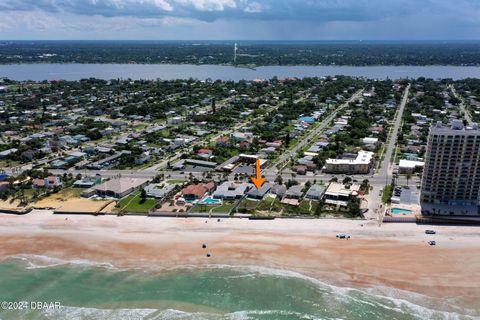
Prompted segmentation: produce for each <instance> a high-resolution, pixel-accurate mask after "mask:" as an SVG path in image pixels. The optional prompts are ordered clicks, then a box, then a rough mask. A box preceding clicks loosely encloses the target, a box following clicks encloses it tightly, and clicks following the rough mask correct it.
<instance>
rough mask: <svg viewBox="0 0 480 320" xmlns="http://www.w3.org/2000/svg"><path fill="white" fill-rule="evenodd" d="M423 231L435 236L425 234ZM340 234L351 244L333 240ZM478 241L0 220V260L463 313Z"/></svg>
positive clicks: (242, 227) (358, 226) (249, 226)
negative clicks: (286, 288) (346, 291)
mask: <svg viewBox="0 0 480 320" xmlns="http://www.w3.org/2000/svg"><path fill="white" fill-rule="evenodd" d="M206 221H207V222H206ZM425 229H434V230H436V231H437V234H436V235H426V234H425ZM340 232H345V233H349V234H350V235H351V236H352V238H351V239H350V240H340V239H337V238H336V237H335V235H336V234H337V233H340ZM479 236H480V228H478V227H463V226H462V227H458V226H421V225H415V224H384V225H382V226H381V227H379V226H378V225H377V224H375V223H373V222H370V223H367V222H365V221H353V220H291V219H277V220H274V221H251V220H247V219H222V220H221V221H220V222H218V221H217V219H210V220H208V219H200V218H195V219H194V218H189V219H183V218H153V217H150V218H148V217H126V216H124V217H116V216H97V217H95V216H74V215H68V216H66V215H53V214H52V213H50V212H48V211H41V210H34V211H33V212H32V213H30V214H27V215H23V216H15V215H4V214H2V215H0V243H1V246H0V259H5V258H7V257H11V256H18V255H38V256H47V257H51V258H58V259H64V260H79V259H81V260H88V261H94V262H98V263H110V264H113V265H114V266H115V267H140V268H146V269H155V270H162V269H169V268H177V267H182V266H205V265H216V264H218V265H235V266H252V265H255V266H263V267H269V268H275V269H282V270H291V271H295V272H298V273H301V274H303V275H307V276H309V277H314V278H316V279H318V280H321V281H323V282H326V283H330V284H335V285H340V286H348V287H360V288H374V287H388V288H397V289H402V290H407V291H411V292H416V293H420V294H425V295H427V296H431V297H438V298H451V299H461V300H462V301H463V302H465V303H467V304H469V305H470V304H475V302H476V301H478V298H480V278H479V277H478V276H476V274H477V273H478V271H479V270H480V242H479V241H478V239H479ZM429 240H436V242H437V246H435V247H431V246H429V245H428V244H427V242H428V241H429ZM203 243H206V244H207V245H208V248H207V249H206V250H205V249H202V248H201V246H202V244H203ZM207 251H208V252H211V254H212V256H211V257H210V258H207V257H206V252H207Z"/></svg>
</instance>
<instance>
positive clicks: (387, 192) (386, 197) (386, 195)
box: [382, 184, 393, 203]
mask: <svg viewBox="0 0 480 320" xmlns="http://www.w3.org/2000/svg"><path fill="white" fill-rule="evenodd" d="M392 194H393V186H392V185H391V184H389V185H387V186H385V188H384V189H383V194H382V202H383V203H390V198H391V197H392Z"/></svg>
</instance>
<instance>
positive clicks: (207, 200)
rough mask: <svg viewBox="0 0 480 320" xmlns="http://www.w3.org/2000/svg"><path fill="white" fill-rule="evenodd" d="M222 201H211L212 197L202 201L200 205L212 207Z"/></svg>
mask: <svg viewBox="0 0 480 320" xmlns="http://www.w3.org/2000/svg"><path fill="white" fill-rule="evenodd" d="M221 202H222V201H221V200H218V199H213V198H212V197H207V198H205V199H203V200H202V204H208V205H214V204H220V203H221Z"/></svg>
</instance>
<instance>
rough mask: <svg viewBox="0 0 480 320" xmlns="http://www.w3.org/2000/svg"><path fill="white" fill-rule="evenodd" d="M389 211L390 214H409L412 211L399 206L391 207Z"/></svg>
mask: <svg viewBox="0 0 480 320" xmlns="http://www.w3.org/2000/svg"><path fill="white" fill-rule="evenodd" d="M390 212H391V213H392V214H411V213H412V210H408V209H400V208H392V210H390Z"/></svg>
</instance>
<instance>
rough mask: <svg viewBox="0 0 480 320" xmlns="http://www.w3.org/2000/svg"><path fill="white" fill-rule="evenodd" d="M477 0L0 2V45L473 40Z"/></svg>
mask: <svg viewBox="0 0 480 320" xmlns="http://www.w3.org/2000/svg"><path fill="white" fill-rule="evenodd" d="M479 35H480V0H0V39H3V40H15V39H19V40H60V39H62V40H477V39H479V38H480V36H479Z"/></svg>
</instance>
